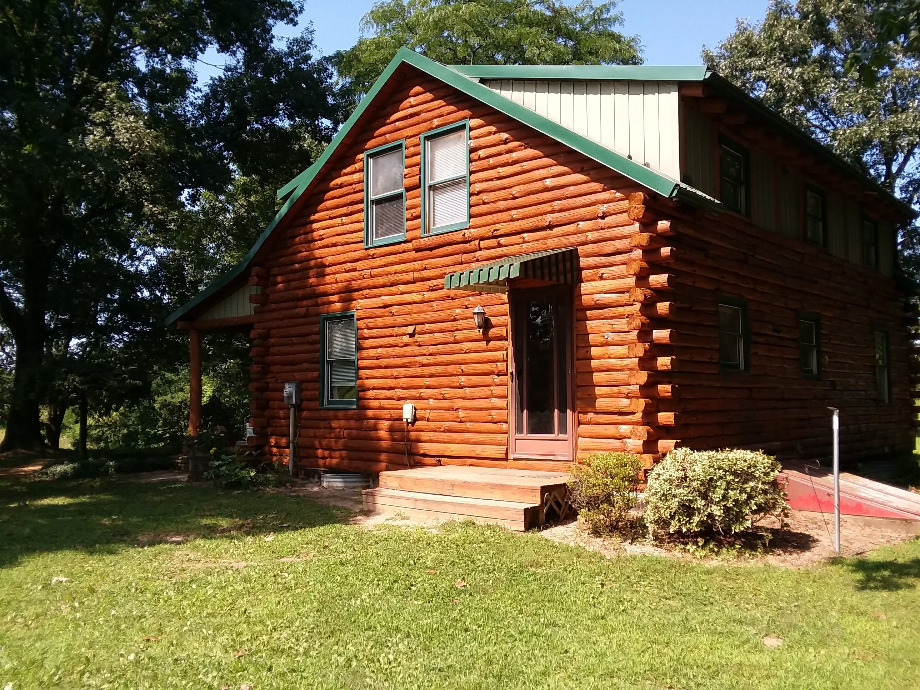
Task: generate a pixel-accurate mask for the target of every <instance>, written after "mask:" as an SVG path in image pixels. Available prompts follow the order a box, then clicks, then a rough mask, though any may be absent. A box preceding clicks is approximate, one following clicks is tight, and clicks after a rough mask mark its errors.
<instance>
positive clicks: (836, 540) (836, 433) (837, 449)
mask: <svg viewBox="0 0 920 690" xmlns="http://www.w3.org/2000/svg"><path fill="white" fill-rule="evenodd" d="M830 410H831V411H832V412H833V413H834V419H833V422H832V424H833V429H834V550H835V551H836V552H837V555H838V556H839V555H840V410H838V409H837V408H836V407H832V408H830Z"/></svg>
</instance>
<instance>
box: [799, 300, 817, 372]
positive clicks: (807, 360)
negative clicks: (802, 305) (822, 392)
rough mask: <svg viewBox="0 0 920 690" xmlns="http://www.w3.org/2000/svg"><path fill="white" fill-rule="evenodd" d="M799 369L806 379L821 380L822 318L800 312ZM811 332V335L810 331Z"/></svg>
mask: <svg viewBox="0 0 920 690" xmlns="http://www.w3.org/2000/svg"><path fill="white" fill-rule="evenodd" d="M798 317H799V367H800V370H801V372H802V377H803V378H806V379H820V378H821V317H820V316H817V315H816V314H806V313H804V312H800V313H799V315H798ZM809 330H811V334H809V333H808V331H809Z"/></svg>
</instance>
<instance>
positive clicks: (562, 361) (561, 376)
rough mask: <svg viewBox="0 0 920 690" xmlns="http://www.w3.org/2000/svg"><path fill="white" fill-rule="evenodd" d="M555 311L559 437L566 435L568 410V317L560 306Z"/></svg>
mask: <svg viewBox="0 0 920 690" xmlns="http://www.w3.org/2000/svg"><path fill="white" fill-rule="evenodd" d="M556 309H557V311H556V316H557V318H556V395H557V397H558V401H557V402H558V405H557V407H556V416H557V418H558V420H559V422H558V427H557V429H558V430H557V432H556V433H558V434H559V435H560V436H565V435H566V434H567V433H568V428H567V426H568V425H567V422H568V409H569V401H568V392H569V386H568V380H569V370H568V369H569V368H568V366H567V362H566V360H567V354H568V353H567V352H566V350H567V348H566V345H565V343H566V340H567V339H568V334H567V333H566V327H565V324H567V323H568V315H566V314H564V312H563V310H562V307H561V306H559V305H557V307H556Z"/></svg>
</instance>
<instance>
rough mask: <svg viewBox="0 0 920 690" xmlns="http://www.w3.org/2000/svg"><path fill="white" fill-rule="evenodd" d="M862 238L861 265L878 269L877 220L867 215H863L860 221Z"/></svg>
mask: <svg viewBox="0 0 920 690" xmlns="http://www.w3.org/2000/svg"><path fill="white" fill-rule="evenodd" d="M860 233H861V238H862V265H863V266H865V267H867V268H874V269H878V267H879V252H878V221H876V220H875V219H874V218H869V217H868V216H863V217H862V219H861V222H860Z"/></svg>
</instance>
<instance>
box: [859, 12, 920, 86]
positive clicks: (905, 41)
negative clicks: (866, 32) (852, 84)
mask: <svg viewBox="0 0 920 690" xmlns="http://www.w3.org/2000/svg"><path fill="white" fill-rule="evenodd" d="M870 12H871V19H872V23H873V25H874V28H875V31H874V33H873V34H872V35H871V36H867V37H866V41H865V42H864V43H863V44H862V45H861V46H860V47H859V49H858V50H855V51H853V52H851V53H850V54H849V55H848V56H847V63H846V66H847V71H848V72H852V71H854V70H856V71H857V72H858V74H859V76H860V79H862V80H863V81H864V82H866V83H869V84H873V83H875V82H876V81H877V80H878V77H879V73H881V72H882V71H884V70H890V69H893V68H894V67H895V66H896V65H897V62H898V56H899V54H901V53H902V52H905V53H906V54H908V55H910V56H911V57H912V58H913V59H915V60H917V59H920V0H889V2H885V3H877V4H876V5H875V6H874V7H872V8H870Z"/></svg>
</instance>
